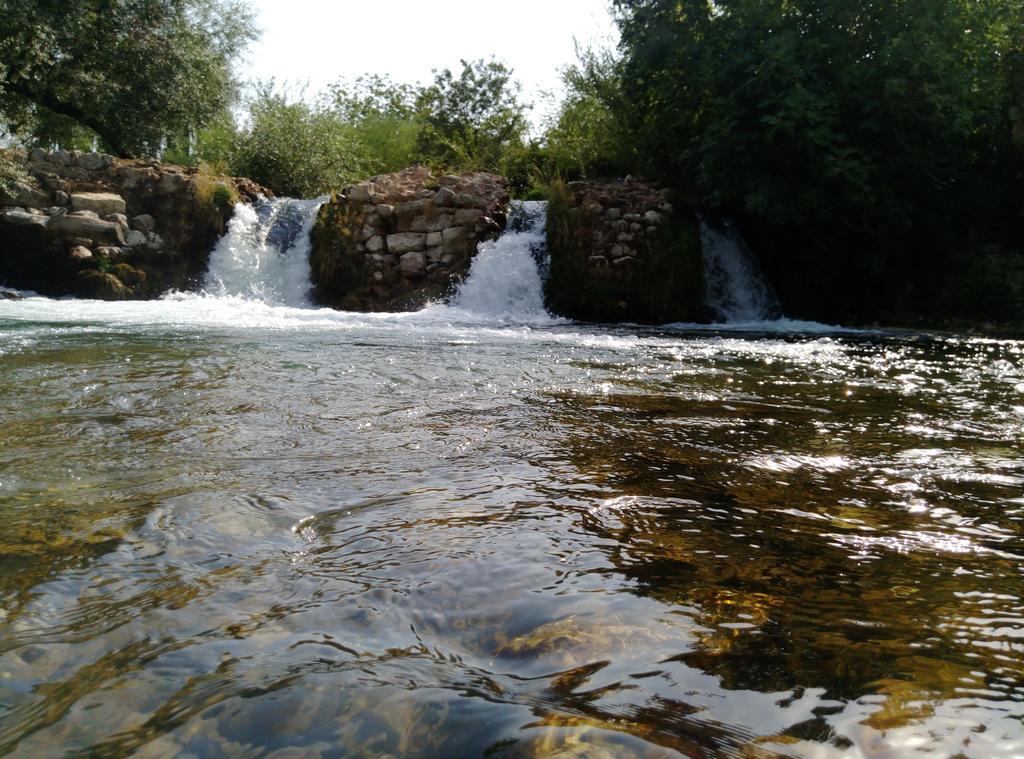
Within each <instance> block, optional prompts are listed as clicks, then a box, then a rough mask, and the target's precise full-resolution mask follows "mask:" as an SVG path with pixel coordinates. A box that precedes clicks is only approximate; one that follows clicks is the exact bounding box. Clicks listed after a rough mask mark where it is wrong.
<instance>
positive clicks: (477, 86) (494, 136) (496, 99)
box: [416, 60, 528, 170]
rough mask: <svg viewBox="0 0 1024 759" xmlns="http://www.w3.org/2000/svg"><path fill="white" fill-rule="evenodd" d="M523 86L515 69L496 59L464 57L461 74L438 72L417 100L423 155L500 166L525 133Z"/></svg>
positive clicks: (447, 162)
mask: <svg viewBox="0 0 1024 759" xmlns="http://www.w3.org/2000/svg"><path fill="white" fill-rule="evenodd" d="M519 89H520V86H519V84H518V82H515V81H514V80H513V79H512V71H511V70H509V69H508V68H506V67H505V65H504V64H502V63H499V62H497V61H494V60H490V61H483V60H479V61H474V62H472V63H469V62H467V61H462V71H461V73H460V74H459V76H457V77H456V76H455V75H453V74H452V72H451V71H450V70H449V69H444V70H443V71H440V72H434V83H433V84H432V85H430V86H429V87H426V88H424V89H423V90H422V91H421V92H420V93H419V97H418V98H417V100H416V110H417V112H418V114H419V118H420V121H421V123H422V128H421V130H420V133H419V136H418V139H417V146H418V148H419V151H420V154H421V156H422V157H423V158H424V159H425V160H426V161H427V162H430V163H435V164H439V165H444V166H447V167H451V168H473V169H492V170H493V169H497V168H498V167H499V165H500V163H501V159H502V156H503V155H504V153H505V151H507V150H508V149H509V148H510V147H511V146H513V145H516V144H519V143H521V142H522V141H523V138H524V137H525V136H526V132H527V128H528V123H527V120H526V111H527V110H528V106H527V105H525V104H523V103H521V102H519Z"/></svg>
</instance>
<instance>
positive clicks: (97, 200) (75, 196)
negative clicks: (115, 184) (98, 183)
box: [71, 192, 126, 216]
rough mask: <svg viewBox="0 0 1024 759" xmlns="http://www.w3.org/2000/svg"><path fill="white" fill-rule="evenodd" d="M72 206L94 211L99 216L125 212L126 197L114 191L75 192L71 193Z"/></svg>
mask: <svg viewBox="0 0 1024 759" xmlns="http://www.w3.org/2000/svg"><path fill="white" fill-rule="evenodd" d="M71 208H72V209H73V210H75V211H92V212H94V213H96V214H98V215H99V216H107V215H108V214H112V213H119V214H123V213H124V212H125V208H126V206H125V202H124V198H122V197H121V196H120V195H115V194H114V193H112V192H75V193H72V194H71Z"/></svg>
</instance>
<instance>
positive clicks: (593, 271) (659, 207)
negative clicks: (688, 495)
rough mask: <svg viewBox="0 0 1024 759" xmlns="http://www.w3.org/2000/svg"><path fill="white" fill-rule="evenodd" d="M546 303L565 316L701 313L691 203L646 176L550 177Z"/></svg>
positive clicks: (680, 317) (665, 318) (652, 319)
mask: <svg viewBox="0 0 1024 759" xmlns="http://www.w3.org/2000/svg"><path fill="white" fill-rule="evenodd" d="M547 232H548V251H549V253H550V255H551V273H550V276H549V277H548V280H547V284H546V288H545V290H546V298H547V301H548V305H549V307H550V308H551V310H552V311H554V312H555V313H557V314H560V315H562V316H568V317H570V318H573V319H582V320H585V321H597V322H620V321H630V322H639V323H646V324H664V323H667V322H674V321H696V320H700V319H702V318H704V317H705V314H704V306H703V300H704V299H703V276H702V268H703V267H702V260H701V246H700V231H699V228H698V224H697V218H696V215H695V214H694V213H693V211H692V210H690V209H687V208H683V207H680V205H679V204H678V202H677V201H676V200H675V199H674V198H673V196H672V193H671V192H670V191H669V190H667V189H663V188H661V187H659V186H658V185H654V184H651V183H647V182H641V181H635V180H633V179H627V180H625V181H621V182H570V183H569V184H564V183H561V182H556V183H555V184H554V185H553V186H552V188H551V192H550V203H549V206H548V220H547Z"/></svg>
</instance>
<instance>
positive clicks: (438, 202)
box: [434, 187, 455, 208]
mask: <svg viewBox="0 0 1024 759" xmlns="http://www.w3.org/2000/svg"><path fill="white" fill-rule="evenodd" d="M434 205H435V206H437V207H438V208H447V207H450V206H453V205H455V191H454V190H453V189H452V188H451V187H442V188H441V189H439V190H438V191H437V192H436V193H435V194H434Z"/></svg>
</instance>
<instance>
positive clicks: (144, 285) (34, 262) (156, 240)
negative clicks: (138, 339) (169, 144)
mask: <svg viewBox="0 0 1024 759" xmlns="http://www.w3.org/2000/svg"><path fill="white" fill-rule="evenodd" d="M4 158H5V159H6V161H7V164H8V166H14V167H15V168H16V169H17V170H18V172H19V173H20V174H22V177H21V178H20V179H19V180H18V181H16V182H8V189H7V191H6V192H2V193H0V284H4V285H7V286H8V287H13V288H17V289H25V290H35V291H37V292H40V293H43V294H45V295H53V296H62V295H78V296H82V297H93V298H103V299H108V300H117V299H127V298H147V297H154V296H156V295H159V294H160V293H162V292H165V291H167V290H169V289H184V288H186V287H189V286H190V285H193V284H194V283H195V281H196V280H197V278H198V277H199V276H200V275H201V274H202V272H203V271H204V270H205V268H206V263H207V260H208V257H209V253H210V250H211V249H212V248H213V245H214V243H215V242H216V240H217V239H218V238H219V237H220V235H222V234H223V233H224V226H225V224H226V222H227V220H228V219H229V218H230V216H231V213H232V208H233V206H234V203H235V202H237V201H239V200H246V201H251V200H254V199H255V198H256V197H257V196H258V195H261V194H262V195H267V196H270V195H272V193H270V191H269V190H266V189H264V188H262V187H259V186H258V185H256V184H255V183H253V182H250V181H249V180H245V179H237V178H231V177H214V176H209V175H207V174H204V173H202V172H199V171H197V170H195V169H188V168H184V167H180V166H166V165H161V164H159V163H156V162H149V161H127V160H120V159H116V158H113V157H112V156H109V155H104V154H102V153H80V152H78V151H64V150H58V151H55V152H52V153H51V152H47V151H45V150H33V151H31V152H30V153H23V152H19V151H9V152H7V153H5V155H4Z"/></svg>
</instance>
